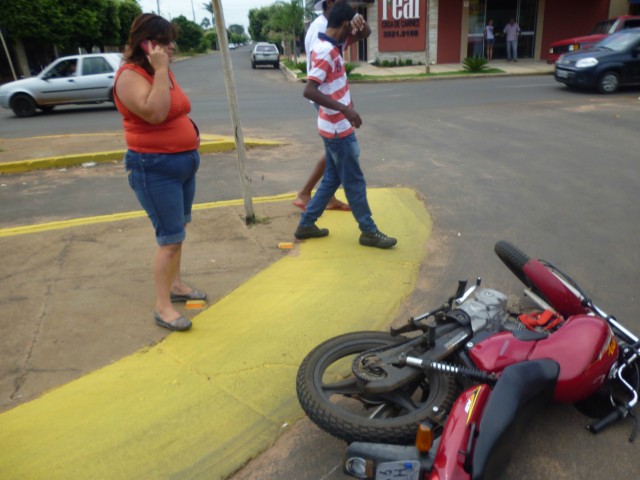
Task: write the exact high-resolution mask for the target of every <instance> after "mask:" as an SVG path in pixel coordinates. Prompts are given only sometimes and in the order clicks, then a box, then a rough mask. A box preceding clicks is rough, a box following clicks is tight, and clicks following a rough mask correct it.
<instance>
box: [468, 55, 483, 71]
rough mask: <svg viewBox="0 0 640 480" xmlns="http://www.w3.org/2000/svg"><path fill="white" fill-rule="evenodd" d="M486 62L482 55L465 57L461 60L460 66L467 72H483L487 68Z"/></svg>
mask: <svg viewBox="0 0 640 480" xmlns="http://www.w3.org/2000/svg"><path fill="white" fill-rule="evenodd" d="M487 63H488V62H487V59H486V58H483V57H467V58H465V59H464V60H463V61H462V66H463V67H464V69H465V70H467V71H468V72H483V71H484V70H486V69H487Z"/></svg>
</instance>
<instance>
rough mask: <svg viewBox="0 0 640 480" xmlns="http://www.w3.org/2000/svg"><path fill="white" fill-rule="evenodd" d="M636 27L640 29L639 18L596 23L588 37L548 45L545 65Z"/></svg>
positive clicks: (615, 18)
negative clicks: (608, 36)
mask: <svg viewBox="0 0 640 480" xmlns="http://www.w3.org/2000/svg"><path fill="white" fill-rule="evenodd" d="M636 27H640V16H631V15H622V16H619V17H614V18H611V19H609V20H605V21H604V22H598V23H597V24H596V26H595V27H594V28H593V30H592V31H591V33H590V34H589V35H585V36H582V37H573V38H567V39H565V40H559V41H557V42H553V43H552V44H551V45H549V56H548V57H547V63H556V61H557V60H558V57H559V56H560V55H562V54H563V53H568V52H576V51H578V50H583V49H586V48H591V47H593V46H594V45H595V44H596V43H598V42H599V41H600V40H602V39H603V38H604V37H606V36H607V35H611V34H612V33H615V32H618V31H620V30H625V29H627V28H636Z"/></svg>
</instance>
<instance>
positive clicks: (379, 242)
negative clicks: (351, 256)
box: [360, 230, 398, 248]
mask: <svg viewBox="0 0 640 480" xmlns="http://www.w3.org/2000/svg"><path fill="white" fill-rule="evenodd" d="M396 243H398V240H396V239H395V238H392V237H387V236H386V235H385V234H384V233H382V232H381V231H380V230H376V231H375V232H362V235H360V245H364V246H365V247H377V248H391V247H393V246H394V245H395V244H396Z"/></svg>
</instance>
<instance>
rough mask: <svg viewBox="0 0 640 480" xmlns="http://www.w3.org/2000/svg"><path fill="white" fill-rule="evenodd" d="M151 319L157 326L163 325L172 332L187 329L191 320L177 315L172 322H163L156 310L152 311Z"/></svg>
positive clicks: (190, 324)
mask: <svg viewBox="0 0 640 480" xmlns="http://www.w3.org/2000/svg"><path fill="white" fill-rule="evenodd" d="M153 319H154V320H155V321H156V325H158V326H159V327H164V328H167V329H169V330H172V331H174V332H183V331H185V330H189V329H190V328H191V326H192V323H191V321H190V320H189V319H188V318H185V317H178V318H176V319H175V320H173V321H172V322H165V321H164V320H162V318H161V317H160V315H158V312H153Z"/></svg>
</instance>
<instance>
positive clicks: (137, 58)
mask: <svg viewBox="0 0 640 480" xmlns="http://www.w3.org/2000/svg"><path fill="white" fill-rule="evenodd" d="M177 36H178V29H177V27H176V25H175V24H174V23H171V22H169V21H168V20H166V19H164V18H162V17H161V16H160V15H156V14H154V13H142V14H140V15H138V16H137V17H136V19H135V20H134V21H133V23H132V24H131V30H130V31H129V43H128V44H127V48H126V49H125V51H124V60H125V63H134V64H136V65H140V66H141V67H142V68H144V69H145V70H146V72H147V73H148V74H149V75H153V72H154V71H153V68H152V67H151V64H150V63H149V60H147V52H145V51H144V50H143V49H142V47H141V46H140V44H141V43H142V42H144V41H145V40H153V41H155V42H157V43H161V44H163V45H168V44H169V43H171V42H173V41H174V40H175V39H176V38H177Z"/></svg>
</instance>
